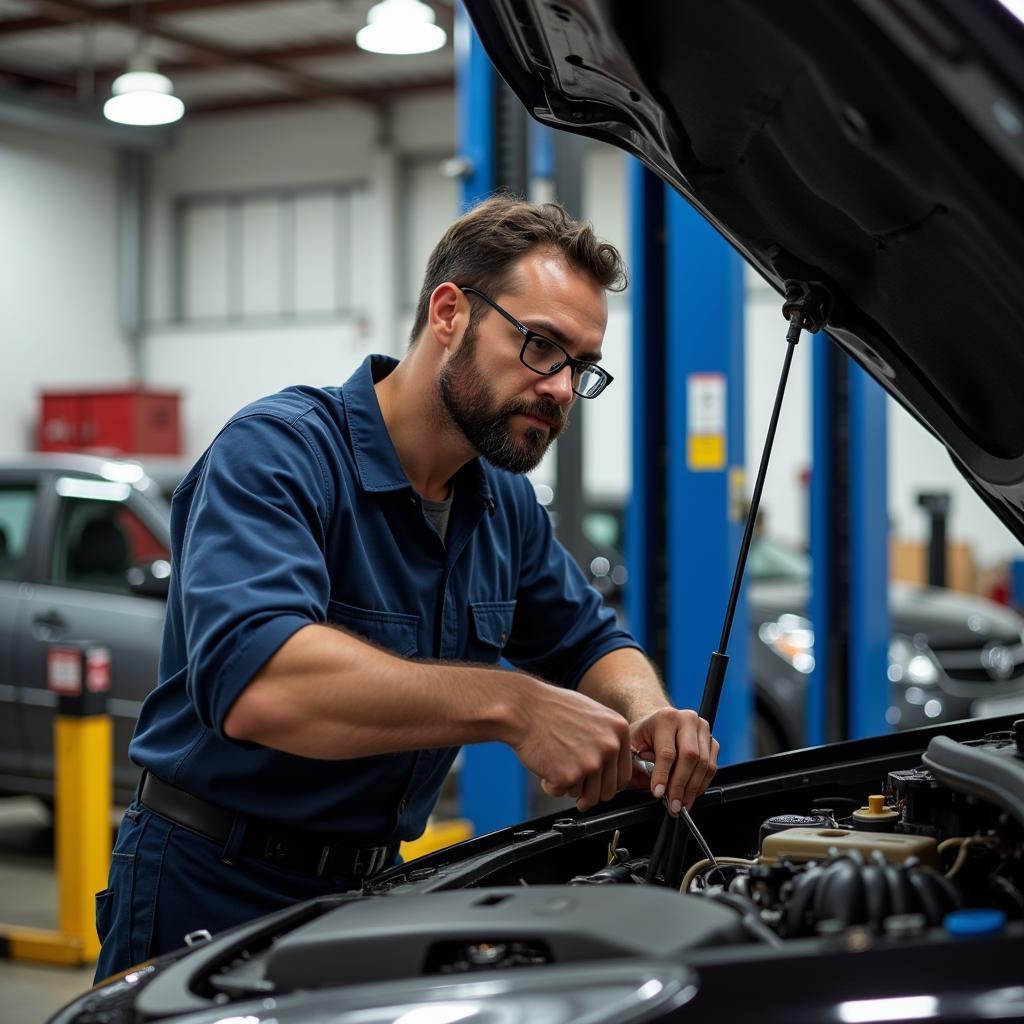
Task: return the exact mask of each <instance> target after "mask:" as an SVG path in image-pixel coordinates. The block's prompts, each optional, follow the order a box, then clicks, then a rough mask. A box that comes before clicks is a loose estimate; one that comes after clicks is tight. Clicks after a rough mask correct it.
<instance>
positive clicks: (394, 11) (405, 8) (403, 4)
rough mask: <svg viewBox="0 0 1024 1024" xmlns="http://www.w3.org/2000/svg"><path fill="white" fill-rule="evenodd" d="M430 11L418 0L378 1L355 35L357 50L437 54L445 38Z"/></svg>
mask: <svg viewBox="0 0 1024 1024" xmlns="http://www.w3.org/2000/svg"><path fill="white" fill-rule="evenodd" d="M435 21H436V17H435V15H434V11H433V9H432V8H430V7H428V6H427V5H426V4H425V3H422V2H421V0H381V2H380V3H379V4H374V5H373V7H371V8H370V10H369V12H368V13H367V15H366V24H365V25H364V26H363V27H362V28H361V29H360V30H359V31H358V32H357V33H356V46H358V47H359V48H360V49H361V50H369V51H370V52H371V53H430V52H431V50H440V49H441V47H442V46H444V44H445V41H446V40H447V38H448V36H447V34H446V33H445V30H444V29H443V28H441V26H440V25H436V24H434V22H435Z"/></svg>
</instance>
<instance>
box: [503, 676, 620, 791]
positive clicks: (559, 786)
mask: <svg viewBox="0 0 1024 1024" xmlns="http://www.w3.org/2000/svg"><path fill="white" fill-rule="evenodd" d="M523 711H524V716H523V723H522V728H521V730H520V737H521V738H518V739H517V740H516V741H514V742H512V743H511V746H512V749H513V750H515V752H516V754H517V755H518V757H519V760H520V761H522V762H523V764H524V765H525V766H526V767H527V768H529V769H530V771H532V772H533V773H534V774H536V775H539V776H540V779H541V785H542V786H543V788H544V792H545V793H547V794H548V796H566V795H569V796H574V797H576V798H577V799H576V807H577V809H578V810H580V811H588V810H590V808H591V807H593V806H595V805H596V804H598V803H600V802H601V801H603V800H610V799H611V798H612V797H613V796H615V794H616V793H617V792H618V791H619V790H620V789H622V788H623V787H624V786H626V785H628V783H629V781H630V779H631V777H632V775H633V757H632V753H631V750H630V729H629V723H628V722H627V721H626V719H625V718H623V717H622V715H620V714H618V712H616V711H612V710H611V709H610V708H607V707H605V706H604V705H603V704H599V703H598V702H597V701H596V700H591V699H590V698H589V697H585V696H584V695H583V694H581V693H577V692H576V691H575V690H563V689H561V688H560V687H557V686H550V685H548V684H547V683H540V682H538V683H537V684H536V689H535V690H532V689H531V692H530V693H529V694H528V699H527V700H526V701H525V702H524V707H523Z"/></svg>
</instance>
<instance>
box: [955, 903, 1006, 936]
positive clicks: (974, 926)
mask: <svg viewBox="0 0 1024 1024" xmlns="http://www.w3.org/2000/svg"><path fill="white" fill-rule="evenodd" d="M942 924H943V926H944V927H945V929H946V931H947V932H949V934H950V935H952V936H953V937H954V938H956V939H977V938H982V937H984V936H986V935H998V934H999V932H1001V931H1002V930H1003V926H1004V925H1005V924H1006V912H1005V911H1003V910H989V909H978V910H954V911H953V912H952V913H950V914H947V915H946V916H945V918H944V919H943V921H942Z"/></svg>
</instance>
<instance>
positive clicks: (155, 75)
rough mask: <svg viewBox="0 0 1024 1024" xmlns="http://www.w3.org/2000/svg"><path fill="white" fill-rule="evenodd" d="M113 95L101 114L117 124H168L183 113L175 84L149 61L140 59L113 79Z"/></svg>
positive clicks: (183, 106) (182, 104)
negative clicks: (175, 91) (175, 93)
mask: <svg viewBox="0 0 1024 1024" xmlns="http://www.w3.org/2000/svg"><path fill="white" fill-rule="evenodd" d="M110 90H111V92H113V94H114V95H113V96H111V97H110V99H109V100H107V102H106V103H104V104H103V116H104V117H105V118H106V119H107V120H108V121H116V122H117V123H118V124H138V125H153V124H170V123H171V122H172V121H177V120H179V119H180V118H181V115H182V114H184V113H185V104H184V103H182V102H181V100H180V99H178V97H177V96H175V95H174V91H173V90H174V86H173V85H172V84H171V80H170V79H169V78H168V77H167V76H166V75H161V74H160V72H158V71H156V70H155V69H154V68H153V66H152V64H151V63H150V62H149V61H147V60H145V59H144V58H140V59H137V60H134V61H132V63H131V64H130V65H129V67H128V70H127V71H126V72H125V73H124V74H123V75H119V76H118V77H117V78H115V79H114V84H113V85H112V86H111V87H110Z"/></svg>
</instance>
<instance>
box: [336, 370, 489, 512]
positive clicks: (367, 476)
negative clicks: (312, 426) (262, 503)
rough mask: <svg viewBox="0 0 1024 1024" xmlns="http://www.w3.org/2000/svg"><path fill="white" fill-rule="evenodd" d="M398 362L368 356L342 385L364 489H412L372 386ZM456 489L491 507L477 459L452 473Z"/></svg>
mask: <svg viewBox="0 0 1024 1024" xmlns="http://www.w3.org/2000/svg"><path fill="white" fill-rule="evenodd" d="M397 365H398V360H397V359H393V358H392V357H391V356H382V355H372V356H367V357H366V358H365V359H364V360H363V361H362V363H361V364H360V365H359V369H357V370H356V372H355V373H353V374H352V376H351V377H349V379H348V380H347V381H346V382H345V383H344V385H342V389H341V390H342V394H343V395H344V398H345V416H346V418H347V420H348V430H349V436H350V437H351V438H352V454H353V456H354V458H355V462H356V469H357V471H358V473H359V480H360V483H362V485H363V490H365V491H399V490H403V489H406V488H411V487H412V484H410V483H409V478H408V477H407V476H406V475H405V470H404V469H402V463H401V462H400V461H399V459H398V453H397V452H396V451H395V446H394V444H393V442H392V440H391V435H390V434H389V433H388V428H387V425H386V424H385V423H384V417H383V415H381V411H380V403H379V402H378V401H377V392H376V391H374V389H373V386H374V384H376V383H377V382H378V381H380V380H383V379H384V378H385V377H386V376H387V375H388V374H389V373H391V371H392V370H393V369H394V368H395V367H396V366H397ZM455 482H456V490H457V491H461V492H463V493H468V494H472V493H474V492H475V493H477V494H479V495H480V499H481V500H482V501H483V502H484V503H485V504H487V505H490V506H493V503H494V499H493V498H492V496H491V488H490V485H489V483H488V481H487V474H486V472H485V471H484V467H483V465H482V463H481V461H480V459H473V460H472V461H471V462H469V463H467V464H466V465H465V466H463V467H462V468H461V469H460V470H459V471H458V473H456V474H455Z"/></svg>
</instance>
